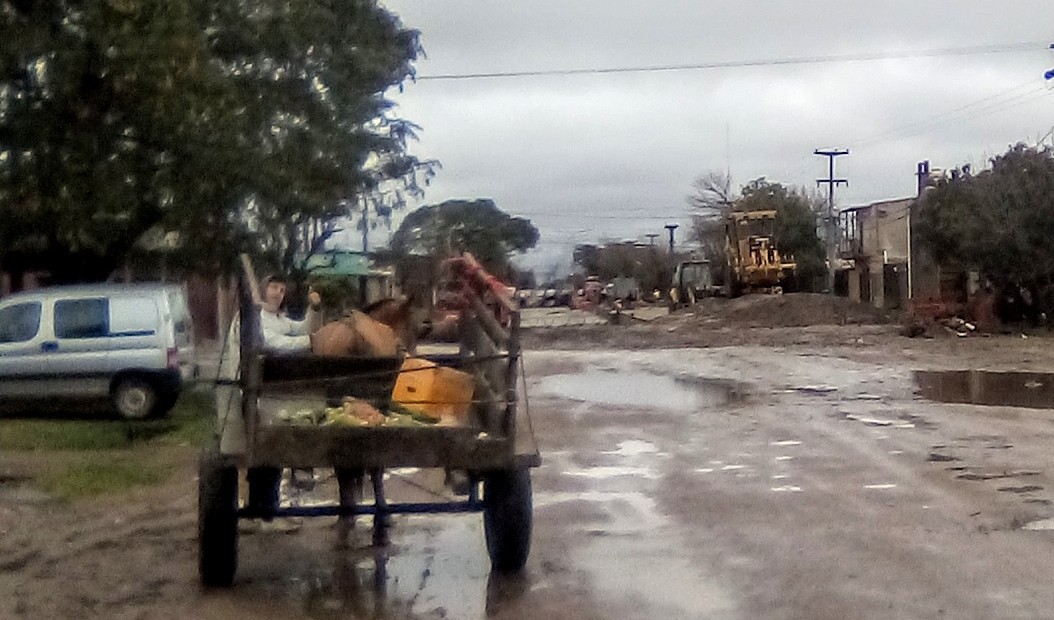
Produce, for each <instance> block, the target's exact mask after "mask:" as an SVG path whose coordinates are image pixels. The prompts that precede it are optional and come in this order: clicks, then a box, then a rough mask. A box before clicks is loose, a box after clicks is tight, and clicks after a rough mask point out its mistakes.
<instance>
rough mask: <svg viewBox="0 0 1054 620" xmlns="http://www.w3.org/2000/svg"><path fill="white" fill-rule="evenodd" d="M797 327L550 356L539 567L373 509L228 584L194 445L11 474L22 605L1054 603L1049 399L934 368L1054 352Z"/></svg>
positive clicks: (10, 607)
mask: <svg viewBox="0 0 1054 620" xmlns="http://www.w3.org/2000/svg"><path fill="white" fill-rule="evenodd" d="M781 333H783V334H784V336H780V338H781V339H782V340H779V342H780V343H782V344H779V346H775V345H774V344H773V343H772V342H770V341H768V340H766V338H767V337H768V336H769V335H771V334H772V332H764V333H761V332H755V333H752V334H750V335H747V336H744V337H743V338H742V339H741V341H740V342H739V343H738V344H736V343H733V344H735V346H729V347H725V348H712V349H679V350H662V351H660V350H652V351H636V350H591V351H528V352H527V353H526V355H525V365H526V368H527V377H528V389H529V392H530V396H531V400H530V412H531V416H532V419H533V426H534V429H535V431H536V433H537V436H538V442H539V445H540V447H541V450H542V455H543V465H542V467H541V468H539V469H537V470H535V471H534V472H533V478H534V493H535V510H534V540H533V549H532V553H531V558H530V560H529V562H528V565H527V568H526V570H525V571H524V572H523V573H522V574H520V575H517V576H507V575H500V574H495V573H491V572H490V570H489V563H488V560H487V555H486V547H485V544H484V540H483V538H484V537H483V532H482V523H481V520H480V517H479V515H462V516H450V515H441V516H435V517H423V516H422V517H400V518H396V519H395V521H394V525H393V529H392V531H391V545H390V546H388V547H382V548H377V547H373V546H372V545H371V544H370V532H369V525H370V521H369V519H366V518H364V519H361V520H360V526H359V527H358V528H357V529H356V530H355V532H354V533H353V535H352V537H351V539H350V540H349V544H348V546H347V547H346V548H338V547H337V546H336V544H335V543H336V541H337V535H336V531H335V529H334V528H333V527H332V520H329V519H314V520H308V521H307V522H306V523H305V524H304V526H303V527H302V528H301V529H300V530H299V531H298V532H297V533H295V534H274V533H272V534H254V535H250V536H245V537H243V538H242V540H241V541H240V542H241V544H240V566H239V571H238V576H237V578H236V583H235V585H234V587H233V588H231V589H229V590H224V591H203V590H201V588H200V587H198V585H197V568H196V561H197V560H196V544H197V543H196V527H195V519H196V499H195V497H196V481H195V478H194V477H195V466H194V457H195V455H194V453H193V451H189V450H188V452H187V456H186V463H185V467H183V468H182V469H180V470H179V471H178V472H177V474H176V475H174V476H173V478H172V480H171V481H170V482H169V483H168V484H166V485H164V486H163V487H160V488H157V489H154V490H151V491H150V492H149V493H143V494H140V495H136V496H128V497H123V496H122V497H119V498H105V499H103V500H100V501H99V502H96V503H92V504H88V505H63V504H56V503H54V502H47V503H44V504H33V503H26V502H22V501H18V500H19V498H18V497H17V496H15V497H12V496H10V495H5V492H4V491H3V490H0V618H5V619H6V618H12V619H18V618H43V617H49V618H118V619H123V618H127V619H143V618H146V619H151V618H173V617H185V618H203V619H206V620H209V619H215V620H226V619H231V618H244V617H254V618H258V619H261V620H278V619H286V618H314V619H318V620H336V619H342V620H343V619H355V618H372V619H374V620H389V619H398V620H403V619H411V618H412V619H418V618H425V619H435V618H451V619H453V618H459V619H465V620H482V619H483V618H487V619H488V620H489V619H499V620H501V619H512V618H517V619H518V618H546V619H547V620H569V619H572V618H573V619H575V620H579V619H581V620H599V619H601V618H619V619H620V620H637V619H644V618H659V617H662V618H687V619H695V618H712V619H715V620H733V619H738V618H743V619H746V618H766V619H769V618H772V619H776V620H793V619H797V618H809V619H810V620H842V619H844V618H861V619H872V618H873V619H882V620H890V619H893V620H909V619H911V620H914V619H916V618H952V617H954V618H966V619H971V620H972V619H976V620H981V619H987V618H1022V619H1024V618H1041V617H1048V616H1049V610H1050V609H1052V608H1054V591H1051V589H1050V588H1049V583H1048V581H1049V579H1048V578H1047V576H1048V575H1049V574H1051V573H1052V572H1054V534H1052V533H1051V532H1050V531H1048V530H1051V529H1054V525H1052V523H1054V507H1052V506H1054V505H1052V503H1051V493H1050V491H1049V489H1052V488H1054V454H1052V453H1051V451H1050V449H1049V446H1050V442H1051V441H1052V440H1054V427H1052V426H1051V422H1050V419H1049V417H1048V415H1047V414H1046V413H1045V412H1041V411H1028V410H1013V409H1012V410H1010V411H1005V410H1004V409H1007V408H989V407H970V406H963V405H962V404H959V403H957V402H950V403H944V402H935V401H930V400H924V399H920V398H918V397H917V396H916V394H915V387H916V386H915V377H914V375H913V374H912V369H919V368H922V369H927V370H952V369H955V368H961V367H962V366H969V365H972V366H976V367H986V368H990V369H1003V370H1015V369H1028V370H1034V371H1036V372H1037V373H1038V372H1052V371H1054V358H1052V357H1051V356H1050V354H1049V352H1048V349H1049V347H1048V346H1047V345H1046V344H1044V343H1037V342H1035V341H1033V340H1028V341H1025V340H1020V339H1019V340H1018V341H1012V340H1006V341H1003V342H1002V343H1001V344H1000V343H998V342H995V340H996V339H964V340H966V341H965V342H964V341H959V340H948V341H928V342H926V341H906V340H902V339H889V338H886V337H885V336H878V335H875V334H874V333H872V332H866V333H865V332H861V331H859V330H858V329H847V330H845V331H843V332H839V334H840V335H839V336H838V337H837V338H835V339H834V340H830V339H828V338H827V337H826V335H829V333H830V332H828V331H804V332H801V333H799V334H798V335H792V334H791V333H790V332H781ZM725 337H727V338H733V337H735V335H734V334H732V333H729V334H726V335H724V336H722V338H725ZM798 338H802V339H804V340H805V341H806V342H804V343H798V344H795V343H796V342H798V340H797V339H798ZM861 338H864V339H868V342H867V343H865V344H861V343H860V342H857V340H860V339H861ZM872 338H875V339H876V340H871V339H872ZM744 339H745V343H746V344H744ZM722 342H723V340H722ZM832 342H834V343H835V344H832ZM838 343H845V346H841V345H840V344H838ZM607 344H610V343H607ZM572 346H573V343H572ZM595 346H596V347H602V346H605V343H604V342H599V343H595ZM598 388H601V389H598ZM814 388H823V389H814ZM1024 389H1025V390H1036V389H1041V388H1040V387H1031V388H1028V387H1025V388H1024ZM667 394H674V395H675V397H672V398H667V397H666V395H667ZM744 394H745V395H747V396H746V397H742V396H743V395H744ZM686 403H687V404H686ZM613 413H614V414H613ZM633 413H636V414H639V415H627V414H633ZM660 422H661V423H660ZM997 448H998V449H997ZM931 455H932V456H934V457H935V458H932V459H931V458H930V457H931ZM31 457H32V455H27V456H26V457H25V458H31ZM4 458H7V456H6V455H3V454H0V471H3V469H2V465H3V459H4ZM39 458H48V455H39ZM951 459H955V460H956V462H955V463H951V462H948V461H950V460H951ZM950 465H955V467H949V466H950ZM950 470H951V471H950ZM431 475H432V474H430V473H429V472H412V471H399V472H393V475H392V477H391V478H390V479H389V483H390V486H389V489H390V492H391V496H392V499H393V500H400V501H422V500H424V499H434V498H435V495H434V494H435V493H445V490H444V489H443V488H442V485H441V484H438V485H437V484H436V480H435V479H434V477H430V476H431ZM438 475H439V477H440V479H441V472H438ZM958 475H964V476H965V477H964V479H960V478H957V477H956V476H958ZM332 485H333V482H332V480H321V481H320V482H319V485H318V486H317V488H316V491H315V492H314V493H316V494H317V497H308V498H303V500H304V501H305V502H308V501H314V500H316V499H329V497H330V496H335V491H334V489H333V488H332ZM18 486H20V483H18V482H16V481H8V482H7V483H6V484H0V489H4V488H5V487H6V488H8V489H12V488H15V487H18ZM1026 489H1027V490H1026ZM1023 530H1024V531H1023ZM891 593H893V594H892V595H891Z"/></svg>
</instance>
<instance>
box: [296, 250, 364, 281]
mask: <svg viewBox="0 0 1054 620" xmlns="http://www.w3.org/2000/svg"><path fill="white" fill-rule="evenodd" d="M305 268H306V269H307V271H308V272H310V273H312V274H314V275H325V276H368V275H371V274H373V273H374V271H373V270H371V269H370V259H369V257H368V256H367V255H365V254H363V253H362V252H349V251H332V252H326V253H324V254H312V255H311V256H309V257H308V259H307V263H306V264H305Z"/></svg>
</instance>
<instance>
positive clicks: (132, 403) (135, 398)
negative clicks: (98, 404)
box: [110, 377, 158, 420]
mask: <svg viewBox="0 0 1054 620" xmlns="http://www.w3.org/2000/svg"><path fill="white" fill-rule="evenodd" d="M110 398H111V400H112V401H113V406H114V408H115V409H117V413H119V414H120V415H121V417H122V418H125V419H128V420H141V419H143V418H145V417H147V416H149V415H150V414H152V413H153V412H154V408H155V407H156V406H157V399H158V396H157V389H155V388H154V386H152V385H150V382H149V381H146V380H145V379H140V378H139V377H125V378H123V379H120V380H118V381H117V383H116V384H115V385H114V386H113V390H112V391H111V393H110Z"/></svg>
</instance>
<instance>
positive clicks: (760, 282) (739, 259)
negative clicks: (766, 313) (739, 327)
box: [725, 210, 797, 297]
mask: <svg viewBox="0 0 1054 620" xmlns="http://www.w3.org/2000/svg"><path fill="white" fill-rule="evenodd" d="M776 215H777V212H776V211H771V210H770V211H733V212H731V213H729V214H728V215H727V216H726V217H725V260H726V270H725V293H726V294H727V295H728V296H729V297H735V296H737V295H740V294H742V293H744V292H765V293H775V294H779V293H782V292H783V287H784V285H785V284H786V282H787V281H788V280H789V279H790V278H791V277H792V276H793V275H794V269H795V268H796V267H797V265H796V263H795V262H794V258H793V257H792V256H789V255H786V256H785V255H783V254H782V253H781V252H780V250H779V248H778V247H776V238H775V228H776Z"/></svg>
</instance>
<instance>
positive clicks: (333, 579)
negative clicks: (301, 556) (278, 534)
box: [288, 518, 490, 620]
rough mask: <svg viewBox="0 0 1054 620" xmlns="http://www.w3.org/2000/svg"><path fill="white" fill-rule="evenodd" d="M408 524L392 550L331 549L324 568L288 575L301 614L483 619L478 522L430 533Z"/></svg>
mask: <svg viewBox="0 0 1054 620" xmlns="http://www.w3.org/2000/svg"><path fill="white" fill-rule="evenodd" d="M412 521H416V519H412ZM406 525H407V527H405V528H401V529H405V530H406V535H405V536H400V537H401V538H402V540H400V541H399V544H398V545H397V547H396V548H393V549H392V550H388V551H385V550H378V549H361V550H354V551H350V552H347V553H337V554H335V555H334V556H333V561H334V563H333V565H331V566H330V567H329V568H328V570H326V569H325V568H324V567H322V566H318V567H316V570H315V571H312V572H309V573H308V574H305V575H301V576H299V577H296V578H294V579H293V580H291V582H290V583H289V584H288V587H290V588H292V590H293V591H295V592H297V593H298V595H299V596H300V597H301V600H302V601H303V612H304V615H305V616H306V617H308V618H313V619H315V620H330V619H333V620H335V619H337V618H348V617H369V618H388V617H400V618H401V617H428V618H433V617H443V618H445V617H450V618H484V617H485V616H486V607H487V582H488V578H489V574H490V566H489V563H488V562H487V560H486V557H485V554H481V553H479V547H480V542H479V540H480V539H481V538H482V534H481V533H480V532H479V525H478V524H474V523H472V522H471V520H470V519H457V518H454V519H451V520H450V523H449V524H446V526H445V527H444V528H443V529H441V530H439V531H438V532H436V533H435V535H434V536H433V537H429V536H428V535H427V534H426V533H425V532H423V531H421V530H417V531H412V530H411V527H412V526H413V525H418V526H419V525H420V523H412V524H410V523H407V524H406ZM319 569H321V570H319ZM312 573H313V574H312Z"/></svg>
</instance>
